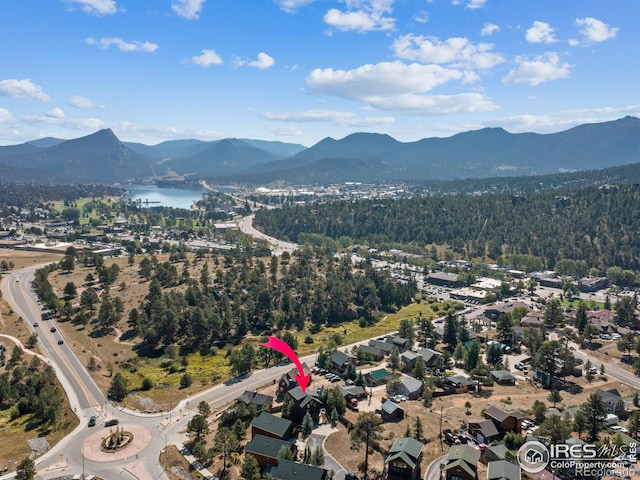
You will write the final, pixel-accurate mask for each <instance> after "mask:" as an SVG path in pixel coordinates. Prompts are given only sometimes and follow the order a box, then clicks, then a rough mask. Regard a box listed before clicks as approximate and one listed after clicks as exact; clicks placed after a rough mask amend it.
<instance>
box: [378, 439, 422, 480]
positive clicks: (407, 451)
mask: <svg viewBox="0 0 640 480" xmlns="http://www.w3.org/2000/svg"><path fill="white" fill-rule="evenodd" d="M423 447H424V444H423V443H422V442H420V441H418V440H416V439H414V438H410V437H404V438H397V439H396V440H395V442H393V445H392V446H391V450H389V455H388V456H387V458H386V459H385V461H384V478H385V479H386V480H416V479H419V478H421V476H422V475H421V472H420V463H421V461H422V448H423Z"/></svg>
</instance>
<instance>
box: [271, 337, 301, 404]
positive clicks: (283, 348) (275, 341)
mask: <svg viewBox="0 0 640 480" xmlns="http://www.w3.org/2000/svg"><path fill="white" fill-rule="evenodd" d="M260 346H261V347H269V348H273V349H274V350H277V351H278V352H280V353H282V354H283V355H285V356H287V357H288V358H289V359H290V360H291V361H292V362H293V363H294V364H295V365H296V367H297V368H298V375H294V376H293V378H295V379H296V382H298V385H299V386H300V388H301V389H302V393H306V391H307V385H309V381H310V380H311V374H310V373H309V374H307V375H305V374H304V368H302V364H301V363H300V359H299V358H298V355H297V354H296V352H294V351H293V348H291V347H290V346H289V345H287V343H286V342H284V341H283V340H280V339H279V338H278V337H269V341H268V342H266V343H261V344H260Z"/></svg>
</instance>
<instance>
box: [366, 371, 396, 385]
mask: <svg viewBox="0 0 640 480" xmlns="http://www.w3.org/2000/svg"><path fill="white" fill-rule="evenodd" d="M389 375H391V374H390V373H389V370H387V369H386V368H379V369H378V370H372V371H370V372H367V373H365V374H364V379H365V380H366V381H367V385H369V386H370V387H377V386H379V385H384V384H385V383H387V380H389Z"/></svg>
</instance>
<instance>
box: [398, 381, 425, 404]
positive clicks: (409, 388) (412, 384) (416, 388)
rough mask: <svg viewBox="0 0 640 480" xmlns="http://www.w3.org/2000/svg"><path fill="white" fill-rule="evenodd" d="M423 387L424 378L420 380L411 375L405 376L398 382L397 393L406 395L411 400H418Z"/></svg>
mask: <svg viewBox="0 0 640 480" xmlns="http://www.w3.org/2000/svg"><path fill="white" fill-rule="evenodd" d="M423 387H424V385H423V383H422V380H418V379H417V378H413V377H410V376H405V377H403V379H402V380H401V381H400V383H399V384H398V388H397V390H396V393H398V394H400V395H405V396H406V397H408V398H409V399H410V400H416V399H417V398H419V397H420V394H421V393H422V389H423Z"/></svg>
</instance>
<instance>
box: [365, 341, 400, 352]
mask: <svg viewBox="0 0 640 480" xmlns="http://www.w3.org/2000/svg"><path fill="white" fill-rule="evenodd" d="M369 346H370V347H374V348H379V349H380V350H381V351H382V352H383V354H384V355H389V354H390V353H391V352H393V350H394V348H395V347H394V346H393V343H390V342H384V341H382V340H369Z"/></svg>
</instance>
